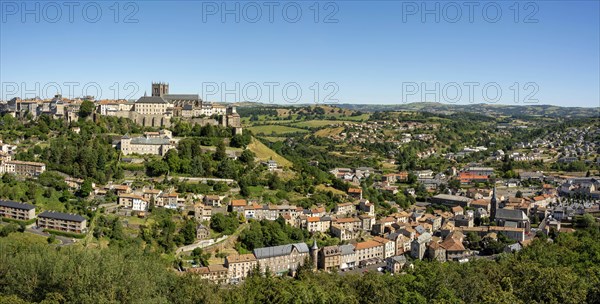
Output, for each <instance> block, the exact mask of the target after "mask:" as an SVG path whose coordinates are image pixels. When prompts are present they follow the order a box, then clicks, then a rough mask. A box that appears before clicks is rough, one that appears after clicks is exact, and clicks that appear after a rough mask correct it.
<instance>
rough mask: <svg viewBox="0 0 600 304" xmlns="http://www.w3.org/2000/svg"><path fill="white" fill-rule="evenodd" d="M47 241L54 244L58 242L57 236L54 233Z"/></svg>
mask: <svg viewBox="0 0 600 304" xmlns="http://www.w3.org/2000/svg"><path fill="white" fill-rule="evenodd" d="M46 241H47V242H48V244H54V243H55V242H56V236H55V235H54V234H51V235H50V236H49V237H48V238H47V239H46Z"/></svg>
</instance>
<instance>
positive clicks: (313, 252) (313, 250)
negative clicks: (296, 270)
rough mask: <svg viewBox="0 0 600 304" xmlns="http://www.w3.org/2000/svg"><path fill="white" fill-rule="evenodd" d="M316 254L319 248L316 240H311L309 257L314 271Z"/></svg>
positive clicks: (315, 268)
mask: <svg viewBox="0 0 600 304" xmlns="http://www.w3.org/2000/svg"><path fill="white" fill-rule="evenodd" d="M318 253H319V246H317V239H313V245H312V247H310V257H311V258H312V262H313V269H314V270H317V265H318V263H317V259H318Z"/></svg>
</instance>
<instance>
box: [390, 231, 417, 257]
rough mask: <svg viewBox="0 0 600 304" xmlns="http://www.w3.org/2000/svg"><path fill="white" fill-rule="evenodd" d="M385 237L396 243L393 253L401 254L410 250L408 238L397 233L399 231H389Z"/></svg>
mask: <svg viewBox="0 0 600 304" xmlns="http://www.w3.org/2000/svg"><path fill="white" fill-rule="evenodd" d="M386 238H387V239H388V240H391V241H392V242H394V244H395V245H396V251H395V253H394V255H402V254H404V253H406V252H409V251H410V241H411V240H410V239H409V238H408V237H407V236H405V235H403V234H401V233H399V232H394V233H390V234H388V235H387V236H386Z"/></svg>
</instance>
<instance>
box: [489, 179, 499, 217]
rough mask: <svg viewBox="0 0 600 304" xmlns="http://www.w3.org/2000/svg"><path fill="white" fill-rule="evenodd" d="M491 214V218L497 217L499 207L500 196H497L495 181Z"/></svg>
mask: <svg viewBox="0 0 600 304" xmlns="http://www.w3.org/2000/svg"><path fill="white" fill-rule="evenodd" d="M490 205H491V206H490V207H491V214H490V220H492V221H493V220H495V219H496V210H497V209H498V197H497V196H496V184H495V183H494V190H493V191H492V199H491V200H490Z"/></svg>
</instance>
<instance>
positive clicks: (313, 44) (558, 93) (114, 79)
mask: <svg viewBox="0 0 600 304" xmlns="http://www.w3.org/2000/svg"><path fill="white" fill-rule="evenodd" d="M1 2H2V7H1V10H2V11H1V14H0V17H1V18H2V19H1V20H0V51H1V52H0V60H1V62H0V63H1V65H0V78H1V82H2V96H1V97H0V99H6V98H7V97H10V98H11V97H14V96H13V95H18V96H21V97H33V96H31V95H32V94H35V95H41V96H42V97H46V95H50V94H53V93H54V92H55V91H56V90H57V89H56V87H59V88H60V90H61V91H62V93H63V95H70V94H69V93H68V90H69V84H68V83H71V82H75V83H77V84H76V85H75V87H74V89H73V94H74V95H76V96H80V95H83V93H85V92H87V93H90V94H92V95H96V96H100V97H102V98H113V97H115V95H116V94H117V93H118V97H121V98H122V97H131V98H137V97H139V96H141V95H143V94H144V92H145V91H147V92H148V94H149V93H150V83H151V82H152V81H166V82H169V83H170V86H171V93H198V94H201V95H202V96H203V97H204V98H205V99H207V100H210V101H230V102H231V101H242V100H251V101H263V102H268V101H274V102H277V103H286V102H288V103H294V102H296V103H306V102H335V101H338V102H343V103H385V104H394V103H402V102H414V101H440V102H457V103H462V104H465V103H469V102H470V101H473V102H476V103H480V102H490V103H501V104H515V103H517V104H523V103H524V101H527V102H530V103H539V104H554V105H562V106H590V107H591V106H599V105H600V96H599V95H600V88H599V84H600V76H599V73H600V53H599V52H600V51H599V50H600V41H599V40H600V23H599V22H600V21H599V19H600V6H599V1H543V2H532V3H533V4H532V5H528V4H527V2H519V3H518V4H517V6H513V5H514V2H512V1H510V2H483V3H481V4H480V5H478V6H476V7H474V8H473V11H472V12H473V14H472V17H473V20H472V22H471V20H469V18H470V16H469V15H470V11H469V7H468V6H467V5H468V2H453V3H455V4H457V5H456V6H455V5H453V4H452V5H451V4H448V3H449V2H435V1H428V2H419V1H416V2H400V1H337V2H317V4H315V2H313V1H309V2H280V5H278V6H276V7H273V12H274V14H273V17H272V20H269V6H268V5H269V2H236V1H228V2H226V3H225V4H224V5H226V7H225V8H228V9H233V10H234V11H235V12H234V13H231V14H228V15H225V16H224V17H225V18H226V19H225V20H222V17H223V16H222V14H221V13H222V12H223V11H224V10H223V7H222V5H223V2H210V1H209V2H206V1H205V2H201V1H179V2H173V1H169V2H167V1H148V2H139V3H135V5H132V6H128V5H127V2H120V3H118V5H117V6H118V10H119V14H118V16H116V14H115V12H116V10H117V6H114V2H113V1H109V2H94V3H88V2H78V4H79V5H78V6H75V7H73V10H72V12H73V15H72V21H73V22H72V23H71V22H70V21H71V20H69V17H70V16H69V15H70V12H69V7H68V6H66V5H65V4H64V3H61V2H52V3H53V4H54V5H48V4H47V3H46V2H35V1H31V2H26V4H25V5H26V7H23V6H22V5H23V4H22V3H17V2H12V1H5V0H2V1H1ZM15 3H16V6H15ZM249 3H250V4H249ZM328 3H330V4H328ZM436 3H437V4H439V9H438V10H435V8H436ZM36 4H37V5H39V8H38V7H36ZM96 4H97V6H96ZM486 4H487V6H486V11H484V9H483V7H484V6H485V5H486ZM236 5H238V7H239V10H237V11H236V10H235V8H236ZM284 5H285V7H286V9H287V11H286V12H287V14H284V10H283V7H284ZM83 7H86V9H87V11H86V12H84V10H83ZM257 7H258V8H259V9H260V11H261V14H262V15H261V16H260V17H256V18H255V16H256V11H257ZM97 8H99V9H100V11H101V15H97V14H96V12H95V10H96V9H97ZM298 8H299V10H300V11H301V14H302V15H301V16H299V17H297V18H296V16H297V15H296V13H295V12H296V10H297V9H298ZM317 8H318V10H319V15H318V16H317V21H318V22H315V12H316V10H317ZM24 9H29V10H32V12H31V13H29V14H25V16H23V15H22V13H23V11H24ZM211 9H212V10H213V11H214V14H210V13H211V12H213V11H210V10H211ZM423 9H429V10H433V12H432V13H430V14H426V15H424V16H423V15H422V13H423V12H424V10H423ZM497 9H499V10H500V12H501V15H498V14H496V10H497ZM517 9H518V13H517ZM59 10H60V13H61V15H60V16H58V15H57V12H58V11H59ZM457 12H460V13H461V15H460V16H458V15H457ZM130 14H131V15H130ZM96 16H97V17H96ZM128 16H129V18H128ZM236 17H239V19H240V22H239V23H238V22H236V20H235V18H236ZM436 17H438V18H439V22H436V20H435V18H436ZM23 18H25V19H23ZM35 18H39V22H36V19H35ZM115 18H116V20H117V21H118V22H115ZM423 18H425V19H424V20H423ZM296 19H297V20H298V21H297V22H295V23H294V22H292V21H294V20H296ZM515 19H516V20H515ZM94 20H97V22H91V21H94ZM253 20H257V22H255V23H252V22H249V21H253ZM335 20H337V22H335V23H330V22H332V21H335ZM52 21H56V22H52ZM124 21H133V22H135V23H128V22H124ZM271 21H272V22H271ZM324 21H329V22H324ZM452 21H456V22H452ZM492 21H496V22H492ZM536 21H537V22H536ZM51 83H55V84H51ZM115 83H117V84H118V85H117V86H115V85H114V84H115ZM128 83H133V84H134V85H133V86H130V87H128V88H126V87H125V86H126V84H128ZM315 83H317V84H316V85H315ZM515 83H517V84H518V85H515ZM38 84H39V85H38ZM86 84H87V86H86V88H87V91H85V90H84V89H83V86H84V85H86ZM95 84H98V86H99V87H100V89H101V90H102V91H101V93H96V90H95V89H94V88H95ZM236 84H238V86H239V89H237V90H236ZM36 85H37V87H36ZM117 87H118V89H117ZM284 88H285V90H284ZM436 88H437V89H436ZM298 89H300V90H301V94H298ZM226 90H229V91H227V94H223V92H225V91H226ZM27 92H28V93H27ZM258 92H260V95H259V94H258ZM423 92H426V93H427V94H422V93H423ZM458 92H460V93H461V94H460V95H458ZM498 92H501V94H498ZM25 93H27V94H25ZM317 93H318V94H317ZM471 95H472V96H471ZM469 97H471V98H469Z"/></svg>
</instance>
